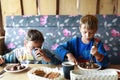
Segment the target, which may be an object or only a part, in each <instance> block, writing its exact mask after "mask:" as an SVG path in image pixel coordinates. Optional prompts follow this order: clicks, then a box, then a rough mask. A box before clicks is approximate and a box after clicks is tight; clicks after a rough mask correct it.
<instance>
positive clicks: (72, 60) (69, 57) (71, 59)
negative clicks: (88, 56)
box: [66, 53, 78, 65]
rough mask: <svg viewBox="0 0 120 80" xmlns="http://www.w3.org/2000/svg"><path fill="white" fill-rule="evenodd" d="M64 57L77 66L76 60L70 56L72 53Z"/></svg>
mask: <svg viewBox="0 0 120 80" xmlns="http://www.w3.org/2000/svg"><path fill="white" fill-rule="evenodd" d="M66 56H67V57H68V61H71V62H74V63H75V65H77V64H78V62H77V60H76V58H75V57H74V56H73V55H72V53H67V55H66Z"/></svg>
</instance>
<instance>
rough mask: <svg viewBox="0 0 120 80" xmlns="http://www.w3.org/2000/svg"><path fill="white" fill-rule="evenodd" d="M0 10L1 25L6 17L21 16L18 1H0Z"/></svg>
mask: <svg viewBox="0 0 120 80" xmlns="http://www.w3.org/2000/svg"><path fill="white" fill-rule="evenodd" d="M1 10H2V16H3V23H5V18H6V16H8V15H21V5H20V0H1ZM4 25H5V24H4Z"/></svg>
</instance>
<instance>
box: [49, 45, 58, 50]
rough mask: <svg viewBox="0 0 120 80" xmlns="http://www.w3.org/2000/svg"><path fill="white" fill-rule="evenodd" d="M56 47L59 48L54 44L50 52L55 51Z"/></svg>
mask: <svg viewBox="0 0 120 80" xmlns="http://www.w3.org/2000/svg"><path fill="white" fill-rule="evenodd" d="M58 46H59V45H58V44H54V45H52V48H51V50H56V48H57V47H58Z"/></svg>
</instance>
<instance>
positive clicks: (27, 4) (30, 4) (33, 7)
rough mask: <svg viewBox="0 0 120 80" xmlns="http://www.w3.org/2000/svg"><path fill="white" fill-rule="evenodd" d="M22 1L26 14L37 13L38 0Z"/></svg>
mask: <svg viewBox="0 0 120 80" xmlns="http://www.w3.org/2000/svg"><path fill="white" fill-rule="evenodd" d="M22 2H23V14H24V15H37V10H38V9H37V4H36V0H23V1H22Z"/></svg>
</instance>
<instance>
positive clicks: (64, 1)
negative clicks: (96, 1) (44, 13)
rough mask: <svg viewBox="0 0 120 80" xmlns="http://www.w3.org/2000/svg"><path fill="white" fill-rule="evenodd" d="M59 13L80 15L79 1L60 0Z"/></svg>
mask: <svg viewBox="0 0 120 80" xmlns="http://www.w3.org/2000/svg"><path fill="white" fill-rule="evenodd" d="M59 1H60V4H59V5H60V7H59V12H60V14H61V15H68V14H73V15H74V14H78V11H77V0H59Z"/></svg>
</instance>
